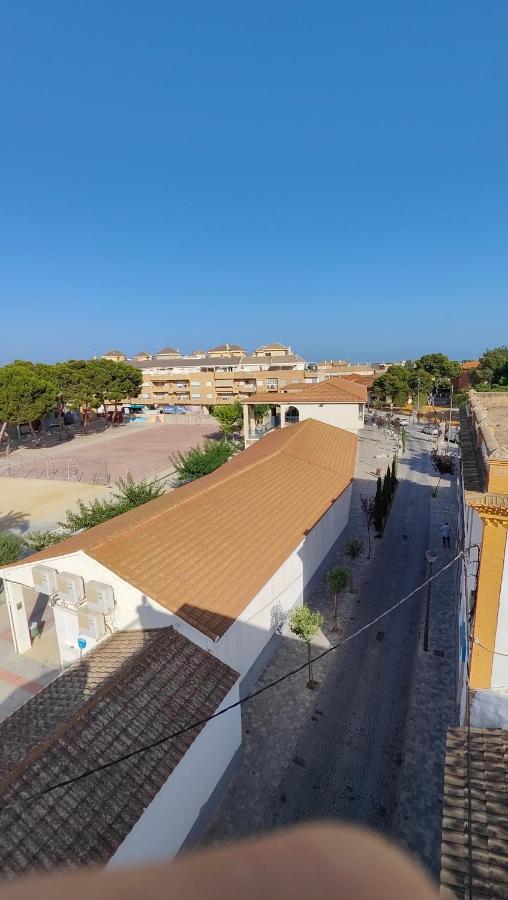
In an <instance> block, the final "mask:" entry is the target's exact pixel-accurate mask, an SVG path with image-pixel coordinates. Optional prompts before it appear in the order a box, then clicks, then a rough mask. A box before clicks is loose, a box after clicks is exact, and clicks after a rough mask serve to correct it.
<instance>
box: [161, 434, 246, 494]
mask: <svg viewBox="0 0 508 900" xmlns="http://www.w3.org/2000/svg"><path fill="white" fill-rule="evenodd" d="M237 452H238V451H237V449H236V447H235V446H234V445H233V444H230V443H229V442H228V441H225V440H224V441H205V443H204V444H203V446H202V447H193V448H192V449H191V450H188V451H187V453H178V454H174V455H173V456H172V457H171V460H172V463H173V465H174V467H175V469H176V473H177V476H176V477H177V480H178V481H179V482H180V483H181V484H182V483H184V482H186V481H195V479H196V478H202V477H203V475H209V474H210V472H215V470H216V469H218V468H219V467H220V466H222V465H223V464H224V463H225V462H227V460H228V459H230V458H231V457H232V456H234V455H235V453H237Z"/></svg>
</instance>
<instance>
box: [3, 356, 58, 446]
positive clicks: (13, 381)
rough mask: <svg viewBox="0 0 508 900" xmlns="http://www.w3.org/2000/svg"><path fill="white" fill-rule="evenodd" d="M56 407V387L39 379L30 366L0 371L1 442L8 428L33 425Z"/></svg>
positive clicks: (11, 366) (18, 364)
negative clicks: (10, 426) (25, 424)
mask: <svg viewBox="0 0 508 900" xmlns="http://www.w3.org/2000/svg"><path fill="white" fill-rule="evenodd" d="M55 405H56V392H55V385H54V383H53V382H52V381H49V380H48V379H46V378H43V377H42V376H41V375H39V374H38V373H37V372H36V370H35V369H34V367H33V366H30V365H26V364H23V363H11V364H10V365H8V366H3V367H2V368H1V369H0V421H1V422H3V425H2V428H1V430H0V440H1V439H2V438H3V436H4V433H5V431H6V430H7V428H8V426H9V425H22V424H24V423H27V424H28V425H29V427H30V431H31V433H32V435H34V428H33V423H34V422H35V421H36V420H38V419H42V418H43V416H46V415H48V413H50V412H51V411H52V410H53V409H54V408H55Z"/></svg>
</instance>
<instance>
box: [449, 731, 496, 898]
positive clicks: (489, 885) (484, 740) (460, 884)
mask: <svg viewBox="0 0 508 900" xmlns="http://www.w3.org/2000/svg"><path fill="white" fill-rule="evenodd" d="M467 743H468V741H467V728H452V729H450V730H449V731H448V737H447V741H446V763H445V781H444V803H443V831H442V845H441V886H442V887H443V888H448V890H450V891H451V892H452V896H455V897H461V898H462V897H468V896H470V895H469V892H468V891H469V846H468V845H469V837H468V796H469V789H468V782H469V781H470V786H471V826H472V827H471V842H472V880H473V892H472V895H473V896H474V897H487V898H490V897H492V898H494V897H506V896H508V825H507V823H508V731H501V730H500V729H482V728H471V751H470V778H468V752H467Z"/></svg>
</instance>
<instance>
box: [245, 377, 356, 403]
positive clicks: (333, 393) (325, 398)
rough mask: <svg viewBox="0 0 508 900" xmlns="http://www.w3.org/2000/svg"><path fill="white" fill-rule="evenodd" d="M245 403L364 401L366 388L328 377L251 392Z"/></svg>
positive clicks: (351, 382)
mask: <svg viewBox="0 0 508 900" xmlns="http://www.w3.org/2000/svg"><path fill="white" fill-rule="evenodd" d="M243 402H247V403H272V404H273V403H366V402H367V388H366V387H365V386H364V385H363V384H358V383H357V382H355V381H348V382H347V383H346V385H344V383H343V379H338V378H337V379H328V380H326V381H319V382H317V383H316V384H307V385H304V384H295V385H288V386H287V387H286V388H283V389H282V390H279V391H269V392H267V393H265V394H261V393H257V394H253V395H252V396H251V397H250V398H248V400H246V401H245V400H244V401H243Z"/></svg>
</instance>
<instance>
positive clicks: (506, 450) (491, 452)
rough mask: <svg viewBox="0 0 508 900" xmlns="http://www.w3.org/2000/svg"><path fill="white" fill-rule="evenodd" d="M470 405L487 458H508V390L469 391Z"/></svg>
mask: <svg viewBox="0 0 508 900" xmlns="http://www.w3.org/2000/svg"><path fill="white" fill-rule="evenodd" d="M469 407H470V410H471V414H472V416H473V418H474V420H475V422H476V424H477V425H478V428H479V430H480V432H481V435H482V438H483V442H484V444H485V448H486V451H487V458H492V459H508V391H484V392H478V391H469Z"/></svg>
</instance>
